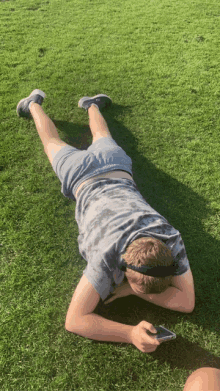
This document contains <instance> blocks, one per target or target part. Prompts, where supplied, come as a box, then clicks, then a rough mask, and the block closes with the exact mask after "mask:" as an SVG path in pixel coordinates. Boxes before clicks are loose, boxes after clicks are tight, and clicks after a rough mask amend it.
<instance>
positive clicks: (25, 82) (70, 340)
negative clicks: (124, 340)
mask: <svg viewBox="0 0 220 391" xmlns="http://www.w3.org/2000/svg"><path fill="white" fill-rule="evenodd" d="M219 18H220V5H219V3H218V1H213V2H212V3H209V2H204V1H201V0H197V1H194V2H191V1H189V0H185V1H184V2H182V1H178V0H175V1H174V0H169V1H168V0H164V1H163V2H161V1H158V0H155V1H148V2H145V1H144V0H139V1H138V2H133V1H130V0H127V1H124V2H120V1H118V0H113V1H111V2H108V1H106V0H102V1H100V0H92V1H89V0H85V1H84V2H80V1H78V0H72V1H70V0H69V1H68V0H66V1H65V0H62V1H61V0H49V1H43V0H41V1H40V0H37V1H33V0H19V1H16V0H9V1H5V2H4V1H1V2H0V20H1V23H0V36H1V40H0V63H1V68H0V70H1V83H0V99H1V110H0V120H1V122H0V124H1V125H0V126H1V141H0V143H1V144H0V145H1V160H0V168H1V191H0V195H1V215H2V218H1V220H0V223H1V227H0V244H1V246H0V249H1V330H0V333H1V344H0V346H1V354H0V362H1V370H0V373H1V389H2V390H4V391H6V390H8V391H12V390H13V391H20V390H25V391H26V390H35V391H36V390H65V391H70V390H74V391H75V390H82V391H84V390H87V391H89V390H91V391H93V390H99V391H108V390H111V391H114V390H120V391H123V390H127V389H129V390H135V391H136V390H149V391H151V390H157V391H164V390H166V391H174V390H175V391H180V390H181V391H182V390H183V387H184V384H185V382H186V379H187V377H188V375H189V374H190V373H192V372H193V371H194V370H195V369H197V368H200V367H203V366H211V367H216V368H220V360H219V356H220V349H219V346H220V340H219V324H220V317H219V306H220V294H219V276H220V273H219V265H220V264H219V251H220V246H219V237H220V235H219V228H220V221H219V219H220V212H219V211H220V199H219V185H220V177H219V162H220V148H219V129H220V121H219V112H220V107H219V97H220V88H219V76H220V72H219V71H220V65H219V60H220V58H219V57H220V56H219ZM35 88H40V89H42V90H43V91H45V92H46V94H47V98H46V99H45V102H44V104H43V107H44V110H45V111H46V113H47V114H48V115H49V116H50V117H51V118H52V119H53V121H54V122H55V124H56V126H57V128H58V131H59V134H60V136H61V138H62V139H63V140H64V141H66V142H68V143H69V144H71V145H74V146H77V147H78V148H81V149H85V148H87V147H88V146H89V145H90V143H91V140H92V138H91V134H90V130H89V126H88V117H87V114H86V113H85V112H84V111H83V110H80V109H78V107H77V102H78V100H79V99H80V98H81V97H82V96H85V95H89V96H92V95H95V94H98V93H106V94H108V95H109V96H110V97H111V98H112V100H113V103H114V104H113V106H112V107H111V108H110V109H109V110H108V111H105V112H104V113H103V114H104V116H105V119H106V120H107V122H108V125H109V128H110V131H111V133H112V135H113V137H114V139H115V140H116V141H117V143H118V144H119V145H120V146H122V147H123V148H124V149H125V150H126V152H127V154H128V155H129V156H130V157H131V158H132V161H133V173H134V179H135V181H136V183H137V185H138V188H139V190H140V191H141V193H142V195H143V196H144V197H145V199H146V200H147V201H148V202H149V203H150V204H151V206H152V207H154V208H155V209H156V210H157V211H158V212H160V213H161V214H162V215H164V216H165V217H166V218H167V219H168V221H169V222H170V223H171V224H172V225H173V226H174V227H175V228H177V229H178V230H179V231H180V232H181V234H182V237H183V239H184V243H185V246H186V250H187V254H188V258H189V261H190V265H191V269H192V272H193V275H194V282H195V289H196V308H195V310H194V312H193V313H191V314H182V313H178V312H172V311H169V310H165V309H163V308H160V307H157V306H155V305H152V304H150V303H147V302H144V301H142V300H140V299H138V298H137V297H134V296H131V297H129V299H128V298H125V299H121V300H117V301H115V302H113V303H112V304H110V305H109V306H108V307H105V306H103V305H101V304H100V305H99V306H98V307H97V309H96V312H97V313H99V314H101V315H102V316H104V317H107V318H109V319H112V320H115V321H118V322H121V323H126V324H133V325H135V324H137V323H139V322H140V321H141V320H143V319H145V320H147V321H149V322H151V323H153V324H154V325H159V324H162V325H164V326H165V327H167V328H169V329H171V330H172V331H174V332H175V333H176V334H177V338H176V340H174V341H172V342H169V343H166V344H162V345H161V346H160V347H159V348H158V349H157V350H156V352H154V353H152V354H143V353H141V352H140V351H138V350H137V349H136V348H135V347H134V346H132V345H127V344H116V343H105V342H97V341H93V340H89V339H85V338H82V337H80V336H77V335H74V334H70V333H67V332H66V331H65V329H64V323H65V315H66V312H67V308H68V305H69V302H70V299H71V296H72V294H73V291H74V289H75V287H76V286H77V283H78V281H79V279H80V277H81V275H82V272H83V270H84V268H85V267H86V261H85V260H83V259H82V258H81V256H80V255H79V252H78V245H77V235H78V229H77V224H76V222H75V220H74V211H75V203H74V202H71V201H70V200H68V199H67V198H65V197H64V196H63V195H62V194H61V192H60V188H61V187H60V183H59V180H58V178H57V177H56V175H55V173H54V172H53V170H52V168H51V166H50V163H49V161H48V159H47V157H46V155H45V154H44V151H43V147H42V144H41V142H40V139H39V136H38V134H37V132H36V130H35V126H34V123H33V121H27V120H24V119H20V118H18V117H17V115H16V105H17V103H18V101H19V100H20V99H21V98H23V97H25V96H27V95H29V93H30V92H31V91H32V90H33V89H35Z"/></svg>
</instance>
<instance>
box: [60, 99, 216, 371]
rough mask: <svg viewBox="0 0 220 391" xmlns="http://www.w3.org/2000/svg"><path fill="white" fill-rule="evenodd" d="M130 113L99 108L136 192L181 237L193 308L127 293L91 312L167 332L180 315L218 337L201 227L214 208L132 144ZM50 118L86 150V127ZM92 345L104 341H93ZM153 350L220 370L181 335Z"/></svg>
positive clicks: (208, 244)
mask: <svg viewBox="0 0 220 391" xmlns="http://www.w3.org/2000/svg"><path fill="white" fill-rule="evenodd" d="M130 111H131V108H130V107H121V106H119V105H115V104H114V105H113V106H112V107H111V108H110V109H108V111H107V110H106V111H105V110H103V116H104V117H105V119H106V121H107V123H108V126H109V129H110V132H111V134H112V137H113V138H114V139H115V141H116V142H117V143H118V145H120V146H121V147H122V148H123V149H124V150H125V151H126V153H127V155H128V156H130V157H131V159H132V162H133V177H134V180H135V182H136V184H137V187H138V190H139V191H140V193H141V194H142V196H143V197H144V198H145V200H146V201H147V202H148V203H149V204H150V205H151V206H152V207H153V208H154V209H155V210H157V211H158V212H159V213H160V214H161V215H163V216H164V217H165V218H166V219H167V220H168V221H169V223H170V224H171V225H173V226H174V227H175V228H176V229H178V230H179V231H180V233H181V235H182V238H183V240H184V243H185V247H186V251H187V255H188V259H189V262H190V266H191V269H192V273H193V276H194V283H195V292H196V307H195V310H194V311H193V313H192V314H182V313H180V312H175V311H170V310H166V309H163V308H161V307H158V306H155V305H154V304H151V303H148V302H146V301H144V300H142V299H139V298H137V297H135V296H130V297H129V298H123V299H119V300H116V301H114V302H113V303H110V304H109V305H107V306H106V305H104V304H103V303H102V302H101V300H100V302H99V304H98V306H97V307H96V310H95V311H94V312H95V313H96V314H99V315H101V316H103V317H105V318H107V319H111V320H113V321H116V322H120V323H124V324H130V325H136V324H138V323H139V322H140V321H142V320H146V321H148V322H150V323H152V324H153V325H154V326H158V325H160V324H161V325H164V326H165V327H167V328H170V329H171V330H172V325H175V324H176V323H177V322H179V319H180V316H184V317H186V318H187V319H190V321H191V322H192V323H195V324H197V325H199V326H202V327H203V328H204V329H206V330H209V331H210V332H211V331H213V332H215V333H217V334H218V335H219V324H220V318H219V304H218V300H216V299H217V298H218V297H219V292H218V290H217V287H218V282H219V280H220V276H219V266H218V254H219V253H220V245H219V241H217V240H215V239H214V238H213V237H211V235H209V234H207V232H205V231H204V229H203V224H202V221H203V220H204V219H206V218H208V217H209V216H210V215H211V214H212V215H213V209H212V210H211V209H210V208H209V206H208V202H207V201H206V200H205V199H204V198H202V197H201V196H200V195H198V194H196V193H195V192H194V191H193V190H192V189H190V188H189V187H188V186H186V185H183V184H182V183H180V182H178V181H177V180H176V179H174V178H172V177H170V176H169V175H167V174H166V173H164V172H163V171H161V170H159V169H157V168H156V167H155V165H154V164H152V163H151V162H150V161H149V160H148V159H147V158H146V157H145V156H143V155H141V154H140V152H139V151H138V150H137V148H136V145H137V141H136V139H135V136H134V134H132V133H131V132H130V131H129V129H127V128H126V127H125V126H124V125H123V124H121V123H120V122H119V121H118V120H117V118H118V117H119V116H121V115H122V116H123V115H124V114H126V112H130ZM53 121H54V123H55V125H56V126H57V128H58V129H59V130H62V131H63V132H64V134H65V137H64V141H65V142H67V143H68V144H70V145H73V146H75V147H77V148H79V149H87V148H88V147H89V145H91V143H92V137H91V132H90V128H89V125H85V126H78V125H77V124H74V123H69V122H65V121H59V120H56V119H55V120H53ZM151 126H152V118H151ZM137 131H138V129H137ZM146 134H147V124H146ZM83 261H84V260H83ZM84 262H85V261H84ZM128 314H129V315H128ZM94 343H102V342H97V341H94ZM103 343H106V342H103ZM134 348H135V347H134ZM135 349H136V348H135ZM151 354H152V355H153V357H155V358H156V359H158V360H159V361H160V362H161V363H163V362H164V361H166V362H169V363H170V365H171V367H173V368H174V367H179V368H185V369H188V370H195V369H197V368H201V367H203V366H210V367H215V368H219V369H220V358H219V357H216V356H215V355H213V354H210V353H209V352H207V351H206V350H205V349H203V348H201V347H199V346H198V344H196V343H191V342H190V341H189V340H188V339H187V338H183V337H181V336H177V338H176V339H175V340H173V341H170V342H166V343H163V344H161V345H160V346H159V348H158V349H157V350H156V351H155V352H154V353H151Z"/></svg>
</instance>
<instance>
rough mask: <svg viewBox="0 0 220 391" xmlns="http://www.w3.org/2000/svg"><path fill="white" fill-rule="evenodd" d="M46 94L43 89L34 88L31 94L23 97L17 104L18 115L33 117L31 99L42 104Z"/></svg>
mask: <svg viewBox="0 0 220 391" xmlns="http://www.w3.org/2000/svg"><path fill="white" fill-rule="evenodd" d="M45 97H46V94H45V93H44V92H43V91H41V90H34V91H32V92H31V94H30V95H29V96H28V97H27V98H24V99H21V100H20V102H19V103H18V105H17V115H18V116H19V117H27V118H31V112H30V110H29V103H30V102H31V101H33V102H35V103H37V104H38V105H42V103H43V100H44V98H45Z"/></svg>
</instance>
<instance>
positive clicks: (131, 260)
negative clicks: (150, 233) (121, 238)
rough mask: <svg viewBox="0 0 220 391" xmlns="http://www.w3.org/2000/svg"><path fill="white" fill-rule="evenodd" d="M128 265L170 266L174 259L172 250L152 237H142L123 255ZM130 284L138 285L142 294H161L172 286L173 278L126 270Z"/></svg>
mask: <svg viewBox="0 0 220 391" xmlns="http://www.w3.org/2000/svg"><path fill="white" fill-rule="evenodd" d="M122 258H123V259H124V260H125V261H126V263H127V264H128V265H134V266H142V265H149V266H156V265H158V266H159V265H160V266H170V265H172V264H173V257H172V255H171V251H170V249H169V248H168V247H167V246H166V245H165V244H164V243H163V242H161V241H160V240H158V239H154V238H152V237H150V238H149V237H142V238H139V239H136V240H134V241H133V242H132V243H131V244H130V245H129V246H128V247H127V249H126V252H125V253H124V254H123V255H122ZM125 273H126V277H127V279H128V282H129V283H133V284H136V285H137V286H138V291H139V292H140V293H148V294H150V293H161V292H164V291H165V290H166V289H167V287H168V286H169V285H170V284H171V279H172V276H167V277H152V276H146V275H144V274H141V273H138V272H136V271H134V270H132V269H129V268H127V269H126V272H125Z"/></svg>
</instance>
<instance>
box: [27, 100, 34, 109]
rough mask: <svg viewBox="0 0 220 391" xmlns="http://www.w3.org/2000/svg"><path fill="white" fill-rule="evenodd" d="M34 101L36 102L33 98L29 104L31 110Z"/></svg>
mask: <svg viewBox="0 0 220 391" xmlns="http://www.w3.org/2000/svg"><path fill="white" fill-rule="evenodd" d="M33 103H35V102H34V101H33V100H31V101H30V103H29V105H28V108H29V110H30V111H31V106H32V104H33Z"/></svg>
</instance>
